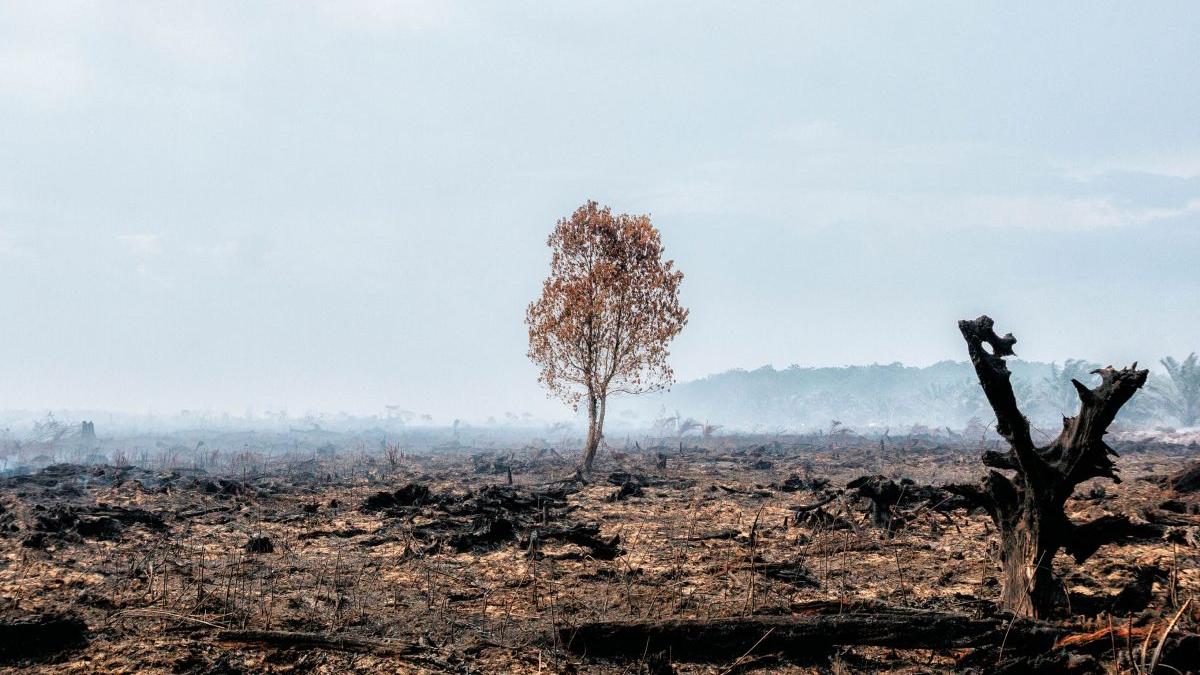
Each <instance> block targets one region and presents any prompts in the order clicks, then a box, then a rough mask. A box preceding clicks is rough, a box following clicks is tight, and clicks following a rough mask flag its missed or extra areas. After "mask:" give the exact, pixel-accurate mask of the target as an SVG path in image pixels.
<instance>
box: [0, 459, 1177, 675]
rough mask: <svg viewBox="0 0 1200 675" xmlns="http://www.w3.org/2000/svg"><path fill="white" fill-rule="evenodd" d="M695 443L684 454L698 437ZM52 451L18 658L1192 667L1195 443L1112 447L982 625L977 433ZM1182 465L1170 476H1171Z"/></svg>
mask: <svg viewBox="0 0 1200 675" xmlns="http://www.w3.org/2000/svg"><path fill="white" fill-rule="evenodd" d="M693 442H694V441H693ZM703 445H704V447H692V446H691V445H690V444H680V445H670V446H659V447H656V448H649V449H645V450H642V449H640V448H634V449H633V450H631V451H628V452H606V453H602V455H601V457H600V458H599V460H598V463H597V467H596V470H595V472H594V474H593V476H592V477H591V478H590V479H588V480H587V481H581V480H578V479H577V477H576V475H575V465H576V464H575V458H574V457H567V456H562V455H560V454H559V453H556V452H554V451H546V450H534V449H525V450H518V451H512V452H496V451H493V452H489V453H483V454H472V453H470V452H448V453H425V454H406V453H400V452H395V451H393V452H391V453H388V454H386V455H366V454H354V455H351V456H342V457H333V458H322V459H307V460H304V461H290V460H288V459H287V458H282V459H276V460H273V461H271V462H263V463H259V464H255V465H252V466H242V467H240V468H239V469H238V470H232V469H226V470H217V469H215V468H210V469H209V470H208V471H203V470H199V469H191V470H184V469H175V470H169V469H153V470H152V469H143V468H137V467H131V466H125V467H113V466H103V465H97V466H78V465H64V464H60V465H54V466H51V467H48V468H46V469H44V470H42V471H40V472H38V473H34V474H30V475H26V476H15V477H10V478H6V479H3V481H2V482H0V552H2V558H0V666H2V667H3V668H5V669H11V670H14V671H20V670H28V671H37V672H92V671H99V670H105V671H114V672H134V671H137V672H171V673H208V672H220V673H238V672H262V671H269V672H317V673H334V672H397V671H400V672H409V671H413V672H417V671H430V672H443V671H448V672H464V673H465V672H530V673H534V672H627V673H634V672H642V673H668V672H680V673H683V672H698V673H732V672H859V671H870V670H896V671H901V672H929V671H935V672H942V671H969V670H973V671H976V672H1030V671H1033V670H1038V669H1042V670H1044V671H1045V672H1062V671H1066V670H1071V671H1074V672H1138V671H1140V672H1146V671H1147V670H1148V669H1150V668H1151V666H1153V665H1157V667H1158V669H1159V672H1174V670H1172V669H1176V670H1179V671H1183V672H1187V671H1189V670H1195V669H1196V668H1197V664H1200V652H1198V646H1197V644H1198V643H1197V640H1198V639H1200V638H1198V637H1197V635H1196V632H1197V618H1200V607H1196V606H1195V604H1194V603H1192V602H1191V600H1190V598H1192V596H1193V595H1194V594H1195V593H1196V591H1197V590H1200V566H1198V563H1200V560H1198V557H1197V549H1196V546H1195V542H1196V539H1195V537H1196V526H1197V525H1200V515H1196V514H1198V513H1200V493H1193V492H1191V490H1195V489H1196V488H1197V487H1198V486H1197V485H1196V484H1195V482H1196V481H1194V480H1193V481H1192V482H1188V480H1187V479H1186V478H1187V477H1186V476H1183V477H1182V479H1181V477H1180V476H1179V475H1178V473H1177V472H1180V471H1181V470H1182V469H1184V468H1185V467H1187V466H1188V464H1189V462H1191V461H1194V459H1195V454H1196V448H1195V447H1190V446H1187V445H1178V444H1169V443H1162V442H1148V441H1144V440H1143V441H1131V440H1127V441H1124V442H1113V446H1114V447H1115V448H1116V449H1117V450H1118V451H1119V452H1120V453H1121V459H1120V460H1119V466H1120V469H1121V475H1122V477H1123V481H1122V482H1121V483H1119V484H1113V483H1112V482H1111V481H1107V480H1091V481H1088V482H1085V483H1083V484H1081V485H1079V486H1078V489H1077V490H1076V491H1075V494H1074V496H1073V497H1071V498H1070V499H1069V500H1068V501H1067V503H1066V508H1065V510H1066V512H1067V514H1068V515H1069V516H1071V517H1072V518H1073V519H1074V520H1079V521H1083V520H1092V519H1095V518H1098V517H1101V516H1105V515H1113V516H1128V517H1129V522H1131V523H1133V524H1134V525H1135V526H1136V527H1135V528H1134V529H1132V530H1131V531H1130V533H1129V536H1126V537H1124V538H1123V539H1122V540H1121V541H1120V542H1118V543H1116V544H1114V545H1107V546H1104V547H1101V548H1099V550H1098V551H1097V552H1096V553H1095V554H1094V555H1092V556H1091V557H1087V558H1086V560H1084V562H1076V558H1074V557H1072V556H1071V555H1068V554H1067V553H1065V552H1064V553H1061V554H1059V555H1058V556H1057V557H1056V559H1055V560H1054V564H1055V572H1056V575H1057V578H1058V579H1060V580H1061V582H1062V583H1061V589H1060V591H1061V592H1062V594H1063V595H1062V598H1061V600H1062V602H1061V606H1062V609H1061V611H1059V613H1058V615H1057V616H1054V617H1044V618H1039V619H1036V620H1035V619H1029V618H1020V619H1015V620H1014V619H1013V618H1012V617H1011V616H1010V615H1007V614H1003V613H1000V612H998V611H997V609H996V608H997V603H998V596H999V593H1000V584H999V580H998V576H999V575H1000V568H999V565H998V563H997V562H996V556H997V548H998V546H999V541H998V535H997V532H996V528H995V527H994V526H993V523H992V520H991V519H990V518H989V517H988V515H987V514H986V513H985V512H984V511H983V510H982V509H980V508H977V507H976V506H974V505H973V504H971V503H970V501H969V500H967V499H965V498H964V497H963V496H962V495H961V494H960V491H956V490H955V489H954V488H951V489H946V486H947V485H951V486H953V485H966V484H973V483H977V482H978V480H979V479H980V477H981V476H982V475H983V474H984V468H983V466H982V465H981V464H980V461H979V457H980V448H979V447H978V443H965V442H960V443H949V442H946V441H944V440H941V441H939V440H937V439H932V438H928V437H910V438H895V437H893V438H889V439H886V440H885V441H879V440H872V439H866V438H857V437H853V436H845V437H829V436H825V437H820V438H815V437H814V438H779V439H772V440H765V441H764V440H762V439H735V438H724V439H706V440H705V441H704V443H703ZM1172 474H1176V477H1175V479H1174V480H1173V479H1172V478H1171V476H1172Z"/></svg>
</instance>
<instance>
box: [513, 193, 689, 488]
mask: <svg viewBox="0 0 1200 675" xmlns="http://www.w3.org/2000/svg"><path fill="white" fill-rule="evenodd" d="M547 245H548V246H549V247H550V249H551V251H552V254H551V258H550V274H549V276H547V277H546V281H545V282H544V283H543V285H542V295H541V297H539V298H538V299H537V300H535V301H534V302H532V303H530V304H529V308H528V309H527V310H526V313H525V323H526V324H527V325H528V326H529V358H530V359H532V360H533V362H534V363H536V364H537V365H538V367H539V368H540V369H541V373H540V375H539V376H538V380H539V381H540V382H541V383H542V384H544V385H545V386H546V387H547V388H548V389H549V390H550V393H551V394H552V395H554V396H557V397H559V398H560V399H562V400H563V401H565V402H566V403H568V404H570V405H572V406H573V407H575V408H576V409H578V407H579V406H580V405H583V406H584V408H585V410H586V411H587V415H588V437H587V446H586V447H585V448H584V454H583V464H582V467H581V468H582V469H583V471H584V472H585V473H590V472H591V470H592V464H593V462H594V461H595V459H596V448H597V447H599V445H600V440H601V439H602V438H603V436H604V413H605V409H606V407H607V402H608V396H609V395H610V394H637V393H641V392H646V391H654V390H658V389H663V388H665V387H667V386H669V385H670V383H671V382H672V380H673V373H672V371H671V366H670V365H669V364H668V363H667V357H668V356H669V354H670V352H669V351H668V350H667V346H668V344H669V343H670V342H671V340H672V339H674V338H675V336H676V335H678V334H679V332H680V331H681V330H683V327H684V326H685V325H686V324H687V318H688V310H687V309H684V308H683V307H682V306H681V305H680V304H679V284H680V282H681V281H683V273H682V272H680V271H679V270H677V269H675V263H674V261H672V260H665V261H664V260H663V257H662V256H663V251H664V249H663V245H662V240H661V239H660V238H659V234H658V230H656V229H655V228H654V226H653V225H652V224H651V223H650V217H649V216H645V215H640V216H633V215H628V214H623V213H622V214H616V215H614V214H613V213H612V211H611V210H610V209H609V208H608V207H607V206H604V207H602V206H600V205H599V204H597V203H596V202H594V201H588V202H587V203H586V204H584V205H583V206H581V207H579V209H577V210H576V211H575V213H573V214H571V217H570V218H564V219H562V220H559V221H558V225H557V226H556V227H555V228H554V232H552V233H551V234H550V238H549V240H548V241H547Z"/></svg>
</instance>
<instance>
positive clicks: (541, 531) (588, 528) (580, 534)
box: [521, 523, 623, 560]
mask: <svg viewBox="0 0 1200 675" xmlns="http://www.w3.org/2000/svg"><path fill="white" fill-rule="evenodd" d="M535 541H562V542H566V543H568V544H575V545H576V546H579V547H582V548H586V549H589V550H590V551H591V555H592V557H593V558H595V559H597V560H612V559H614V558H616V557H617V556H619V555H621V553H623V551H622V550H621V547H620V544H621V535H619V534H616V535H613V536H612V537H610V538H608V539H603V538H601V537H600V526H599V525H596V524H594V523H577V524H574V525H568V526H566V527H559V526H550V527H542V528H535V529H534V530H531V531H530V534H529V536H527V537H525V538H524V539H522V540H521V546H523V547H526V548H528V547H529V546H530V543H531V542H535Z"/></svg>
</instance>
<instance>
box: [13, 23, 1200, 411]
mask: <svg viewBox="0 0 1200 675" xmlns="http://www.w3.org/2000/svg"><path fill="white" fill-rule="evenodd" d="M1048 4H1053V5H1054V7H1053V8H1049V7H1046V6H1045V5H1048ZM1017 5H1023V6H1021V7H1018V6H1017ZM189 7H190V8H189ZM851 8H853V9H851ZM1197 35H1200V9H1198V8H1197V6H1196V4H1195V3H1192V2H1180V3H1168V2H1154V3H1099V2H1090V1H1089V2H1078V3H1011V2H997V3H963V2H957V1H956V2H939V3H911V2H902V3H899V2H898V3H883V4H874V3H812V4H807V3H798V2H780V3H766V2H761V3H760V2H745V3H728V2H711V3H708V2H687V3H672V2H654V3H623V2H614V1H613V0H605V1H604V2H594V3H576V2H545V3H523V2H515V1H512V0H508V1H506V2H478V3H457V2H444V1H431V2H414V1H402V2H394V3H393V2H382V1H378V2H376V1H366V2H354V1H347V0H331V1H330V2H328V3H299V2H291V1H288V2H272V3H258V2H244V1H242V0H239V1H237V2H228V3H219V2H204V3H199V2H196V3H188V5H185V4H184V3H161V2H146V3H137V4H130V3H118V2H105V3H95V2H80V3H54V2H17V1H15V0H4V1H3V2H2V3H0V321H2V322H3V323H2V324H0V325H2V327H3V330H2V332H0V345H3V353H4V358H3V359H2V360H0V407H5V408H39V407H54V408H58V407H93V408H105V409H114V410H131V411H143V410H147V409H153V410H155V411H158V412H172V411H175V410H178V409H179V408H212V409H228V410H232V411H235V412H240V411H242V410H243V409H245V407H246V406H248V405H253V406H255V408H256V409H257V410H260V411H261V410H265V409H268V408H278V407H281V406H287V408H288V410H289V411H290V412H292V413H294V414H303V413H304V412H305V411H306V410H309V409H321V410H329V411H336V410H347V411H352V412H364V413H370V412H376V411H379V410H381V409H382V407H383V406H384V405H385V404H398V405H402V406H404V407H406V408H410V409H412V410H416V411H420V412H426V411H427V412H431V413H434V414H436V415H439V416H443V417H445V416H453V415H455V414H463V415H470V416H486V415H489V414H495V415H499V414H501V413H503V412H504V411H509V410H511V411H514V412H520V411H523V410H529V411H532V412H535V413H537V414H550V413H556V412H560V411H561V408H560V407H559V406H558V405H557V404H555V403H553V402H552V401H547V400H546V399H545V398H544V396H543V394H542V393H541V392H540V390H539V389H538V387H537V384H536V382H535V377H536V371H535V369H534V368H533V367H532V366H531V365H530V364H529V363H528V362H527V361H526V359H525V347H526V345H525V328H524V326H523V324H522V317H523V311H524V307H525V305H526V304H527V303H528V302H529V301H530V300H531V299H532V298H533V296H534V295H535V293H536V292H537V291H538V289H539V285H540V281H541V278H542V277H543V276H544V274H545V272H546V269H547V264H548V252H547V249H546V248H545V237H546V235H547V233H548V232H549V230H550V228H551V227H552V226H553V224H554V222H555V220H556V219H557V218H558V217H560V216H563V215H566V214H568V213H569V212H570V211H571V210H572V209H573V208H574V207H576V206H577V205H578V204H580V203H581V202H583V201H584V200H585V199H588V198H594V199H597V200H599V201H601V202H603V203H607V204H610V205H611V206H612V207H613V208H614V209H616V210H618V211H630V212H649V213H650V214H652V217H653V220H654V222H655V223H656V225H657V226H658V227H659V228H660V229H661V230H662V232H663V238H664V241H665V243H666V246H667V250H668V254H669V255H670V256H671V257H674V258H675V259H676V260H677V262H678V264H679V267H680V268H681V269H682V270H683V271H684V272H685V274H686V275H687V277H686V279H685V281H684V290H683V293H684V299H685V303H686V304H687V305H688V306H689V307H690V308H691V309H692V314H691V323H690V325H689V326H688V327H687V329H686V330H685V331H684V333H683V335H682V336H681V337H680V338H679V340H678V341H677V343H676V345H675V348H674V350H673V351H674V356H673V362H674V364H675V365H676V369H677V372H678V374H679V375H680V376H681V377H684V378H691V377H696V376H700V375H703V374H707V373H710V372H714V371H719V370H724V369H727V368H731V367H746V368H754V367H758V366H761V365H764V364H775V365H777V366H786V365H788V364H791V363H801V364H808V365H827V364H845V363H870V362H874V361H878V362H891V361H895V360H901V361H904V362H906V363H914V364H925V363H929V362H933V361H937V360H941V359H947V358H953V359H961V358H963V356H964V347H963V345H962V343H961V339H960V338H959V337H958V335H957V332H956V328H955V325H954V321H955V320H956V319H959V318H964V317H973V316H976V315H978V314H979V313H981V312H988V313H991V314H992V315H993V316H994V317H996V318H997V320H998V322H999V327H1000V328H1001V330H1004V331H1008V330H1011V331H1013V332H1014V333H1016V335H1017V337H1018V338H1019V339H1020V343H1019V344H1018V345H1017V351H1018V353H1019V354H1021V355H1022V356H1023V357H1027V358H1036V359H1044V360H1049V359H1062V358H1064V357H1068V356H1085V357H1089V358H1092V359H1094V360H1098V361H1105V362H1107V361H1123V360H1131V359H1135V358H1139V359H1141V360H1143V361H1144V362H1148V361H1153V360H1156V359H1157V358H1158V357H1160V356H1162V355H1164V354H1167V353H1172V354H1177V355H1181V354H1183V353H1186V352H1188V351H1191V350H1195V349H1200V265H1198V264H1197V263H1198V258H1200V39H1197Z"/></svg>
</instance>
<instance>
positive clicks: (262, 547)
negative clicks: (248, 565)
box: [245, 537, 275, 554]
mask: <svg viewBox="0 0 1200 675" xmlns="http://www.w3.org/2000/svg"><path fill="white" fill-rule="evenodd" d="M245 550H246V553H251V554H259V553H274V552H275V544H273V543H271V540H270V539H269V538H267V537H250V539H249V540H248V541H247V542H246V546H245Z"/></svg>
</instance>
